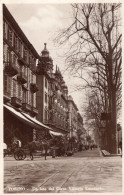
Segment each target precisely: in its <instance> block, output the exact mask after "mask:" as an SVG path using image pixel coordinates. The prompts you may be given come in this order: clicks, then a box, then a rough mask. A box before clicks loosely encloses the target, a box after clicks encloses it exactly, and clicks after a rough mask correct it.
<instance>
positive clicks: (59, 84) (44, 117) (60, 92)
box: [37, 44, 69, 134]
mask: <svg viewBox="0 0 124 195" xmlns="http://www.w3.org/2000/svg"><path fill="white" fill-rule="evenodd" d="M37 85H38V86H39V91H38V93H37V108H38V112H39V114H38V115H37V119H38V120H39V121H41V122H43V123H44V124H47V125H49V126H50V127H51V128H53V130H54V131H55V132H59V133H63V134H67V133H69V124H68V120H67V109H68V101H67V100H68V96H67V95H68V89H67V86H66V85H65V82H64V80H63V77H62V75H61V72H60V71H59V69H58V68H57V67H56V71H55V73H54V72H53V60H52V58H51V57H50V55H49V51H48V50H47V48H46V44H45V46H44V50H43V51H42V52H41V56H40V58H39V61H38V66H37Z"/></svg>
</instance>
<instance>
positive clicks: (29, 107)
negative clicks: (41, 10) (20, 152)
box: [3, 5, 39, 144]
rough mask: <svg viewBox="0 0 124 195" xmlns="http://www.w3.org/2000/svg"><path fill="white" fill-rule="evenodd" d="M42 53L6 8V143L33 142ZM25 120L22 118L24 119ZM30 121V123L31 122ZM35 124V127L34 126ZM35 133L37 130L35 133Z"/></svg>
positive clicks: (4, 47) (4, 61)
mask: <svg viewBox="0 0 124 195" xmlns="http://www.w3.org/2000/svg"><path fill="white" fill-rule="evenodd" d="M38 57H39V55H38V53H37V52H36V50H35V49H34V47H33V46H32V45H31V43H30V42H29V40H28V39H27V37H26V36H25V34H24V33H23V31H22V30H21V29H20V27H19V26H18V24H17V23H16V21H15V19H14V18H13V16H12V15H11V14H10V12H9V10H8V9H7V7H6V6H5V5H3V68H4V71H3V78H4V105H5V106H4V140H5V142H6V143H8V144H9V143H10V142H11V141H12V139H13V137H16V138H17V139H20V140H21V141H22V142H25V141H26V140H27V141H31V140H33V129H32V128H33V127H35V125H32V124H31V123H33V122H31V121H27V123H26V124H25V123H24V122H25V121H26V119H25V116H23V117H22V115H21V112H22V114H26V116H27V117H29V118H30V119H33V118H36V115H37V114H38V110H37V108H36V93H37V91H38V87H37V85H36V59H37V58H38ZM20 116H21V117H20ZM27 120H28V119H27ZM33 124H34V123H33ZM34 132H35V130H34Z"/></svg>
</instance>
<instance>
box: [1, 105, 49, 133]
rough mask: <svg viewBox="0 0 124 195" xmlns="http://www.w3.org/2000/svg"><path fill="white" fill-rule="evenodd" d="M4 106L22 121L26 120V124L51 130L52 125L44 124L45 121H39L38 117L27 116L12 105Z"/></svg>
mask: <svg viewBox="0 0 124 195" xmlns="http://www.w3.org/2000/svg"><path fill="white" fill-rule="evenodd" d="M4 107H5V108H6V109H7V110H8V111H9V112H11V113H12V114H13V115H14V116H15V117H16V118H18V119H19V120H20V121H22V122H24V123H25V124H27V125H29V126H31V127H33V128H35V129H41V128H45V129H48V130H51V128H50V127H48V126H46V125H44V124H43V123H41V122H39V121H38V120H36V119H33V118H32V117H30V116H29V118H28V117H27V116H25V115H24V114H23V113H21V112H19V111H17V110H15V109H14V108H13V107H10V106H8V105H5V104H4Z"/></svg>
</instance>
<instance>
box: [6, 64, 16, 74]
mask: <svg viewBox="0 0 124 195" xmlns="http://www.w3.org/2000/svg"><path fill="white" fill-rule="evenodd" d="M4 71H5V72H6V73H7V74H8V75H9V76H15V75H17V74H18V67H17V66H16V65H15V64H14V63H13V62H5V68H4Z"/></svg>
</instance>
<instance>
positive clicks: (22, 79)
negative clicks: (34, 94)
mask: <svg viewBox="0 0 124 195" xmlns="http://www.w3.org/2000/svg"><path fill="white" fill-rule="evenodd" d="M17 80H18V82H20V83H21V84H25V83H27V77H26V75H25V74H24V73H23V72H20V74H19V75H18V76H17Z"/></svg>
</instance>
